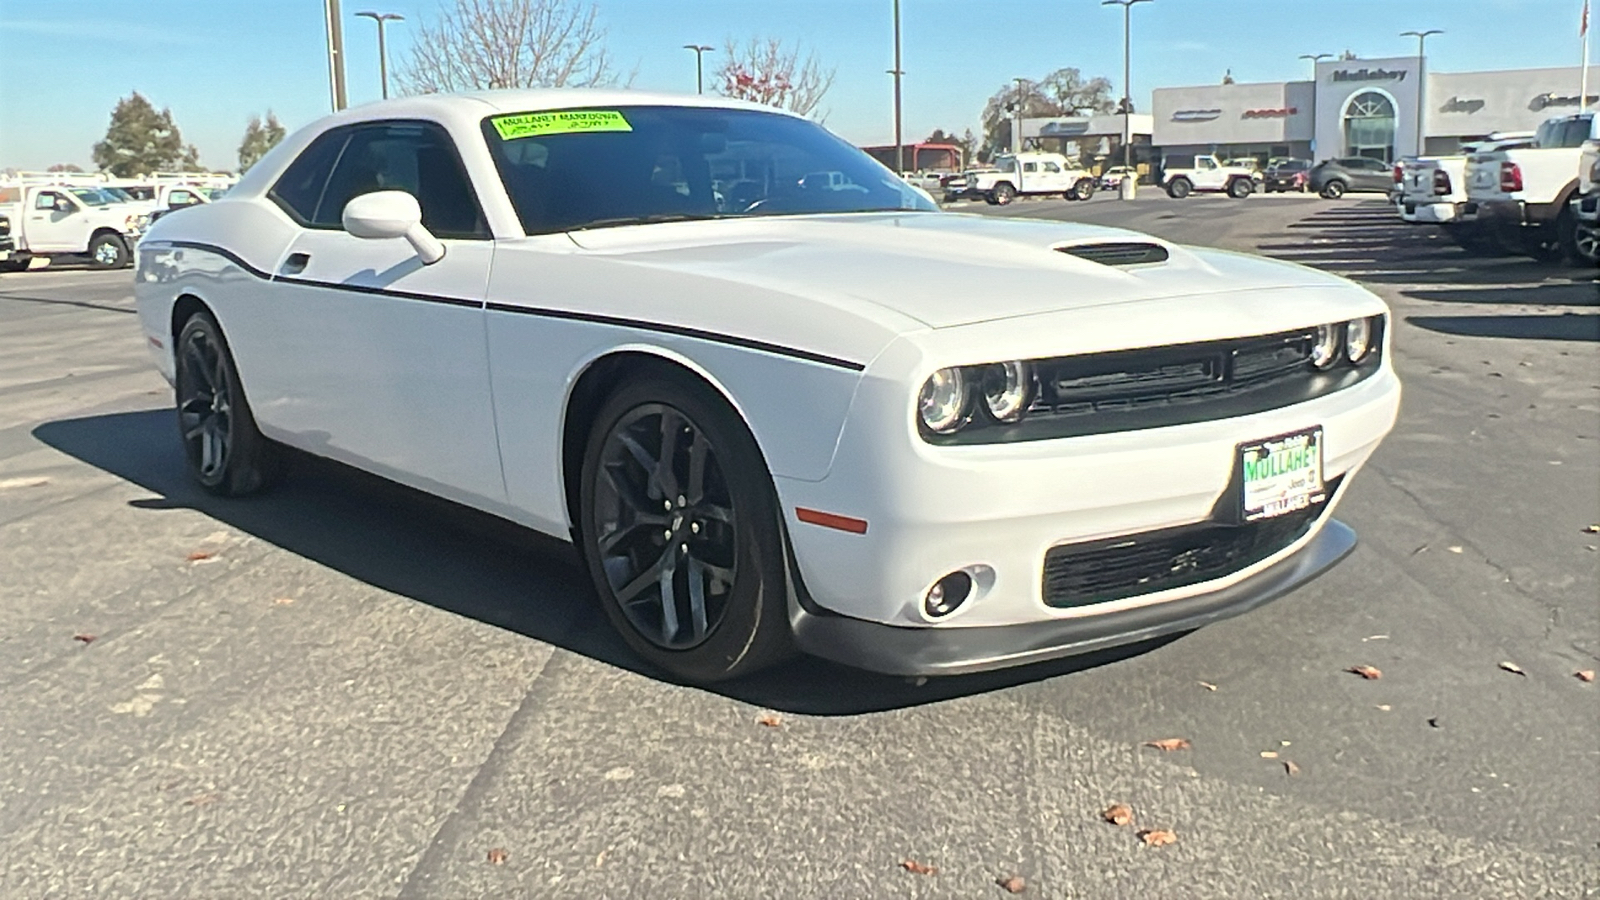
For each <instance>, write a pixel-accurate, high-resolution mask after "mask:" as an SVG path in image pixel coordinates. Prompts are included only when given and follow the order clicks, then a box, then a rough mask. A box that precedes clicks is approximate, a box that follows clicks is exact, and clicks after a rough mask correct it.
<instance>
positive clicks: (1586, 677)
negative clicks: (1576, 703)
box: [1572, 669, 1594, 682]
mask: <svg viewBox="0 0 1600 900" xmlns="http://www.w3.org/2000/svg"><path fill="white" fill-rule="evenodd" d="M1572 677H1573V678H1576V679H1578V680H1579V681H1583V682H1590V681H1593V680H1594V670H1593V669H1582V670H1580V671H1577V672H1573V673H1572Z"/></svg>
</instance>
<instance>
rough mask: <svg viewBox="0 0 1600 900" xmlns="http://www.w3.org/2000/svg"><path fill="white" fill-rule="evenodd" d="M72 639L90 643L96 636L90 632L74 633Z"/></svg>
mask: <svg viewBox="0 0 1600 900" xmlns="http://www.w3.org/2000/svg"><path fill="white" fill-rule="evenodd" d="M72 639H73V640H75V641H80V642H82V643H85V644H92V643H94V642H95V640H96V637H95V636H94V635H92V634H75V635H73V636H72Z"/></svg>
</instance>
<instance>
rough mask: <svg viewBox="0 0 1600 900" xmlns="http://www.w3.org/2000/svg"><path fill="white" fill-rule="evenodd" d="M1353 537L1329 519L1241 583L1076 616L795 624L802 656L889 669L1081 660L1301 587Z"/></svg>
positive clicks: (928, 670) (795, 607)
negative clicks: (939, 623)
mask: <svg viewBox="0 0 1600 900" xmlns="http://www.w3.org/2000/svg"><path fill="white" fill-rule="evenodd" d="M1355 546H1356V533H1355V532H1354V531H1352V530H1351V529H1350V528H1349V526H1347V525H1345V524H1344V523H1343V522H1339V521H1337V520H1333V519H1329V520H1327V521H1326V522H1325V523H1324V524H1323V526H1322V528H1321V530H1320V531H1318V532H1317V533H1316V536H1315V537H1313V538H1312V539H1311V541H1310V542H1309V543H1307V544H1305V545H1304V546H1302V547H1301V548H1300V549H1299V550H1298V551H1296V552H1294V553H1293V554H1291V555H1290V556H1288V557H1286V558H1284V559H1282V560H1280V561H1278V562H1277V563H1274V564H1273V565H1271V566H1269V567H1267V568H1266V569H1263V570H1262V571H1260V572H1257V573H1255V574H1254V575H1251V576H1250V577H1248V578H1246V579H1245V580H1243V581H1240V582H1236V583H1234V584H1231V585H1229V586H1227V587H1223V588H1219V589H1216V590H1212V591H1209V592H1206V593H1202V594H1197V595H1194V596H1190V597H1185V598H1183V599H1181V600H1172V601H1169V602H1166V603H1158V604H1154V605H1151V606H1140V607H1135V608H1133V609H1126V610H1122V611H1119V612H1113V613H1106V614H1103V615H1098V616H1091V617H1085V618H1074V619H1057V620H1052V621H1043V622H1031V623H1027V624H1021V625H1000V626H988V627H979V628H902V627H896V626H893V625H882V624H879V623H877V622H868V621H864V620H862V619H854V618H850V617H848V616H842V615H837V614H833V613H826V612H822V611H820V610H815V609H814V608H813V609H812V610H807V609H806V608H805V606H804V605H801V604H799V603H794V604H792V605H791V609H790V625H791V626H792V627H793V629H794V636H795V641H796V643H798V644H799V646H800V648H801V649H802V650H804V651H805V652H807V653H809V654H811V655H813V656H820V657H822V658H824V659H830V660H833V661H834V662H838V663H843V664H845V665H850V666H855V667H857V668H862V669H868V670H871V671H874V672H884V673H887V674H890V675H961V674H965V673H969V672H982V671H986V670H989V669H1000V668H1006V667H1009V666H1019V665H1025V664H1028V663H1035V662H1043V661H1045V660H1050V659H1057V658H1060V657H1064V656H1076V655H1080V654H1084V653H1091V652H1094V651H1096V650H1103V649H1106V648H1109V647H1116V646H1121V645H1125V644H1133V643H1138V642H1140V641H1146V640H1150V639H1152V638H1158V637H1162V636H1164V635H1169V634H1176V633H1178V632H1183V631H1192V630H1194V629H1196V628H1199V627H1201V626H1203V625H1209V624H1211V623H1212V622H1216V621H1219V620H1221V619H1226V618H1229V617H1232V616H1237V615H1240V614H1242V613H1246V612H1249V611H1250V610H1253V609H1255V608H1256V607H1259V606H1263V605H1265V604H1267V603H1269V602H1271V601H1273V600H1276V599H1278V598H1279V597H1282V596H1283V595H1285V594H1287V593H1289V592H1291V591H1293V590H1295V589H1297V588H1299V587H1300V586H1302V585H1304V584H1306V583H1307V582H1309V581H1311V580H1312V579H1314V578H1316V577H1317V576H1319V575H1321V574H1322V573H1324V572H1326V571H1328V569H1330V568H1332V567H1333V565H1334V564H1335V563H1337V562H1339V561H1340V560H1342V559H1344V558H1345V557H1346V556H1347V555H1349V553H1350V551H1352V550H1354V549H1355Z"/></svg>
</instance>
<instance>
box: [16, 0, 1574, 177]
mask: <svg viewBox="0 0 1600 900" xmlns="http://www.w3.org/2000/svg"><path fill="white" fill-rule="evenodd" d="M594 2H595V4H596V5H597V6H598V8H599V10H600V15H601V17H602V19H603V21H604V22H605V23H606V24H607V25H608V26H609V30H610V39H609V46H610V49H611V51H612V53H613V54H614V55H615V57H616V58H617V60H618V62H619V63H620V64H621V65H622V66H623V67H624V68H627V69H632V68H634V67H637V70H638V77H637V78H636V79H635V81H634V86H635V87H638V88H643V89H650V90H668V91H693V90H694V56H693V54H692V53H690V52H689V51H687V50H683V49H680V48H681V45H683V44H687V43H692V42H699V43H705V44H713V45H717V46H719V47H720V45H721V44H722V43H723V41H724V40H725V39H727V38H730V37H731V38H735V39H742V38H746V37H751V36H755V35H763V36H764V35H771V36H775V37H779V38H782V39H784V40H787V41H800V42H803V43H804V44H805V45H807V46H809V47H810V48H813V49H815V50H816V51H817V53H818V54H819V55H820V56H821V58H822V59H823V60H824V62H825V63H826V64H827V65H829V66H832V67H834V68H836V69H837V73H838V74H837V79H836V80H835V82H834V86H833V90H832V91H831V92H830V93H829V94H828V97H827V98H826V100H825V101H824V108H825V109H826V110H827V111H828V115H827V119H826V122H827V124H828V126H829V127H830V128H832V129H833V130H834V131H836V132H838V133H839V134H841V135H843V136H844V137H845V138H846V139H847V140H850V141H853V142H855V143H857V144H875V143H885V144H886V143H890V142H892V140H893V113H892V110H893V105H892V91H891V84H890V82H891V79H890V77H889V76H888V75H886V74H884V70H886V69H888V68H891V66H892V62H893V40H892V34H893V32H892V27H891V14H890V9H891V0H594ZM1582 5H1583V0H1339V2H1336V3H1329V2H1326V0H1154V2H1152V3H1146V4H1140V5H1138V6H1135V7H1134V9H1133V23H1134V27H1133V37H1134V47H1133V97H1134V101H1135V103H1136V105H1137V106H1138V107H1139V108H1140V109H1148V108H1149V103H1150V99H1149V98H1150V90H1151V89H1152V88H1155V87H1162V86H1175V85H1190V84H1208V83H1213V82H1217V81H1220V80H1221V78H1222V75H1223V73H1224V72H1225V71H1226V70H1228V69H1232V71H1233V75H1234V78H1236V79H1237V80H1239V81H1277V80H1284V79H1293V78H1305V77H1307V73H1308V71H1309V69H1308V63H1306V62H1304V61H1302V60H1300V59H1298V58H1297V57H1298V56H1299V54H1301V53H1324V52H1328V53H1338V52H1339V51H1342V50H1346V49H1349V50H1353V51H1355V52H1356V53H1357V54H1359V55H1361V56H1365V57H1379V56H1399V55H1405V54H1409V53H1414V52H1415V49H1416V43H1415V41H1414V39H1412V38H1402V37H1399V36H1398V32H1401V31H1406V30H1410V29H1427V28H1443V29H1445V31H1446V32H1447V33H1446V34H1443V35H1439V36H1437V37H1433V38H1430V39H1429V41H1428V49H1429V53H1428V55H1429V57H1430V65H1431V66H1432V67H1433V68H1434V69H1435V70H1436V71H1456V72H1460V71H1478V70H1485V69H1514V68H1531V67H1537V66H1549V65H1576V64H1577V63H1578V60H1579V53H1580V44H1579V42H1578V36H1577V30H1578V18H1579V11H1580V10H1581V8H1582ZM1597 5H1600V4H1597ZM362 9H379V10H386V11H392V12H398V13H401V14H403V15H405V16H406V17H407V18H408V19H412V20H415V19H417V18H419V17H425V16H431V15H433V14H434V12H435V10H437V9H438V0H344V11H345V15H346V23H345V46H346V52H347V56H348V81H349V94H350V102H351V103H352V104H357V103H363V102H366V101H369V100H373V99H376V98H377V96H378V75H377V70H378V66H377V47H376V43H377V40H376V36H375V31H374V28H373V26H372V23H371V21H370V20H367V19H357V18H355V17H354V16H353V15H351V14H352V13H354V12H355V11H357V10H362ZM1597 12H1600V10H1597ZM901 18H902V35H903V36H902V42H903V46H904V67H905V70H906V73H907V75H906V78H905V84H904V96H905V132H906V139H907V140H908V141H911V140H916V139H920V138H922V137H924V136H926V135H927V134H928V133H929V132H930V131H932V130H933V129H934V128H944V129H947V130H950V129H954V130H956V131H960V130H961V129H964V128H967V127H973V128H974V129H976V126H977V124H978V117H979V114H980V111H981V110H982V108H983V103H984V101H985V99H986V98H987V97H988V96H989V95H990V94H992V93H993V92H994V91H995V90H997V89H998V88H999V87H1000V86H1001V85H1003V84H1006V83H1007V82H1008V81H1009V80H1010V79H1011V78H1012V77H1015V76H1023V77H1032V78H1038V77H1040V76H1042V75H1044V74H1045V73H1046V72H1049V71H1051V70H1053V69H1055V68H1058V67H1061V66H1076V67H1078V68H1079V69H1082V70H1083V71H1084V73H1085V74H1087V75H1105V76H1107V77H1110V78H1112V79H1113V80H1114V81H1117V82H1120V79H1121V72H1122V14H1121V10H1120V9H1116V8H1102V7H1101V5H1100V3H1099V2H1098V0H902V2H901ZM410 30H411V26H410V24H409V23H400V24H395V25H392V26H391V28H390V30H389V34H390V43H389V49H390V57H391V61H395V62H397V61H398V60H399V59H401V58H403V57H404V55H405V54H406V52H407V50H408V48H409V46H410ZM715 64H716V59H715V58H714V57H713V55H712V54H707V59H706V65H707V69H708V70H710V69H712V68H713V67H714V66H715ZM134 90H138V91H140V92H141V93H143V94H144V95H145V96H146V97H148V98H149V99H150V100H151V102H153V103H154V104H155V105H156V106H157V107H169V108H171V110H172V112H173V115H174V117H175V119H176V121H177V123H178V126H179V128H181V129H182V131H183V136H184V138H185V139H186V140H187V141H189V142H191V143H194V144H195V145H196V146H198V147H199V149H200V157H201V160H202V161H203V162H204V163H205V164H206V165H208V166H211V167H214V168H221V169H231V168H234V167H235V166H237V164H238V160H237V148H238V145H239V139H240V137H241V136H242V134H243V131H244V127H245V123H246V122H247V121H248V120H249V118H250V115H251V114H252V113H262V112H265V111H266V110H267V109H268V108H271V109H272V110H274V111H275V112H276V113H277V114H278V116H279V118H280V119H281V120H282V121H283V122H284V124H285V125H287V126H288V127H289V128H290V129H291V130H292V129H294V128H297V127H299V126H301V125H305V124H307V123H309V122H311V121H313V120H314V119H316V118H317V117H318V116H320V115H322V114H324V113H325V112H327V111H328V108H329V107H328V85H327V65H326V62H325V38H324V34H323V20H322V2H321V0H252V2H244V0H73V2H66V0H35V2H28V0H0V167H6V166H15V167H18V168H24V169H33V168H44V167H45V166H48V165H50V164H52V163H57V162H73V163H77V164H79V165H81V166H84V167H85V168H92V167H91V166H90V147H91V146H92V145H93V144H94V142H95V141H96V140H98V139H100V138H101V137H102V136H103V135H104V134H105V129H106V124H107V122H108V117H109V115H110V112H111V108H112V107H113V106H114V105H115V104H116V101H117V99H118V98H119V97H123V96H126V95H127V94H128V93H130V92H131V91H134Z"/></svg>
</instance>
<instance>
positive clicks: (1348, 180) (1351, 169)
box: [1310, 156, 1394, 200]
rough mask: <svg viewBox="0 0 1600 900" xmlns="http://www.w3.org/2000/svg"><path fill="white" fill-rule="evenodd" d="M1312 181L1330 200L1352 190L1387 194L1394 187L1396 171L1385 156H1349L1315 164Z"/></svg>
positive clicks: (1316, 189) (1319, 191)
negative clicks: (1383, 158)
mask: <svg viewBox="0 0 1600 900" xmlns="http://www.w3.org/2000/svg"><path fill="white" fill-rule="evenodd" d="M1310 184H1311V189H1312V190H1313V191H1316V192H1317V193H1319V194H1321V195H1322V196H1324V197H1326V198H1328V199H1329V200H1333V199H1336V198H1338V197H1343V196H1344V195H1345V194H1347V193H1349V192H1350V191H1376V192H1378V193H1383V194H1387V193H1389V192H1390V191H1392V190H1394V172H1393V171H1392V170H1391V169H1390V168H1389V164H1388V163H1386V162H1384V161H1383V160H1381V159H1369V158H1367V157H1365V156H1345V157H1340V158H1339V159H1325V160H1323V161H1322V162H1319V163H1317V164H1316V165H1315V166H1313V167H1312V169H1311V177H1310Z"/></svg>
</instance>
